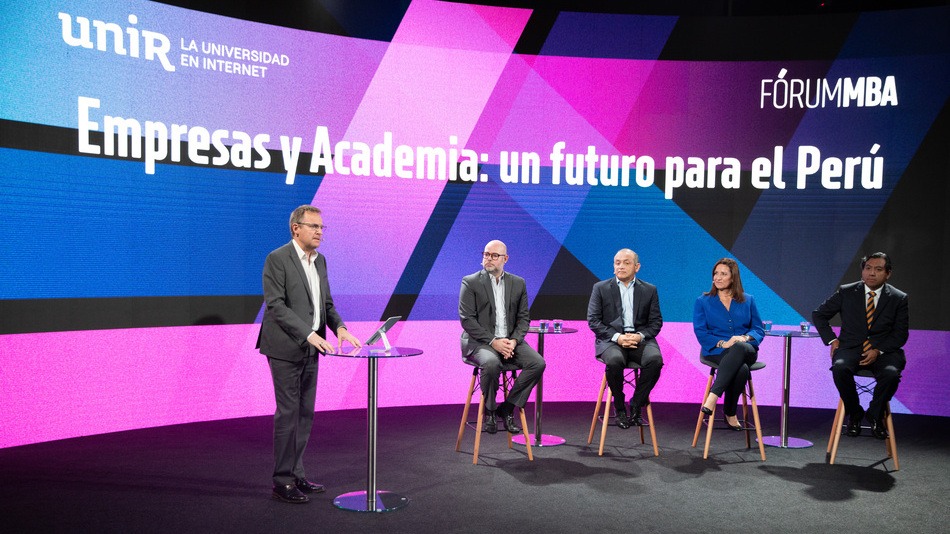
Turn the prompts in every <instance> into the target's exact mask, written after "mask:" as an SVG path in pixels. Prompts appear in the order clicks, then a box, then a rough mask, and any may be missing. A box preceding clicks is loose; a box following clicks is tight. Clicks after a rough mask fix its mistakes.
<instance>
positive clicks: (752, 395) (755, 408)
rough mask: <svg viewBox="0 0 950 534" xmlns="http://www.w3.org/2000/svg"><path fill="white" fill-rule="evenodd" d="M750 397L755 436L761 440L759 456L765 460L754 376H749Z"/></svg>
mask: <svg viewBox="0 0 950 534" xmlns="http://www.w3.org/2000/svg"><path fill="white" fill-rule="evenodd" d="M749 397H750V398H751V400H752V419H754V420H755V438H756V439H757V440H758V441H759V456H761V457H762V461H763V462H764V461H765V443H762V423H761V422H759V404H758V403H757V402H756V400H755V389H754V388H753V387H752V378H751V377H750V378H749Z"/></svg>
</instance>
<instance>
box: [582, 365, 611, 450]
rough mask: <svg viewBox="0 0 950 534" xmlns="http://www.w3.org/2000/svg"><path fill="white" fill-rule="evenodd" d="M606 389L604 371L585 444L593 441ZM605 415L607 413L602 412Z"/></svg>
mask: <svg viewBox="0 0 950 534" xmlns="http://www.w3.org/2000/svg"><path fill="white" fill-rule="evenodd" d="M605 389H607V373H604V379H603V380H601V381H600V393H598V394H597V403H596V404H594V418H593V419H591V420H590V433H589V434H588V435H587V444H588V445H590V443H591V442H592V441H594V429H596V428H597V416H598V415H600V403H601V401H603V400H604V390H605ZM604 417H607V414H606V413H605V414H604Z"/></svg>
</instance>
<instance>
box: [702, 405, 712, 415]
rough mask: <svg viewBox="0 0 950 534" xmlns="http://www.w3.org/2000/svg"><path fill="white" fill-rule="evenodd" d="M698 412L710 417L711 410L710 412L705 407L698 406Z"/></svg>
mask: <svg viewBox="0 0 950 534" xmlns="http://www.w3.org/2000/svg"><path fill="white" fill-rule="evenodd" d="M699 411H701V412H703V413H704V414H706V415H712V410H710V409H709V408H707V407H705V406H700V407H699Z"/></svg>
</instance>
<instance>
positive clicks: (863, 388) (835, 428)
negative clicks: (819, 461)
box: [827, 369, 901, 471]
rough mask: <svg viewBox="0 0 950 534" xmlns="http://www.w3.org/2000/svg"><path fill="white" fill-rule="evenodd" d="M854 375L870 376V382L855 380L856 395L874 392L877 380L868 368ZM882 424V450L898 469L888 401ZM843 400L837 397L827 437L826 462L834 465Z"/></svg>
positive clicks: (895, 442)
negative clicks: (885, 437)
mask: <svg viewBox="0 0 950 534" xmlns="http://www.w3.org/2000/svg"><path fill="white" fill-rule="evenodd" d="M854 376H856V377H857V376H860V377H864V378H871V379H872V380H871V381H870V382H866V383H863V384H862V383H860V382H855V385H856V386H857V388H858V395H859V396H860V395H862V394H866V395H873V394H874V386H875V385H876V384H877V380H873V378H874V373H872V372H871V370H870V369H858V372H857V373H855V374H854ZM884 414H885V415H884V425H885V426H886V427H887V439H885V440H884V450H885V451H886V452H887V457H888V458H891V459H893V460H894V471H900V468H901V466H900V461H899V460H898V459H897V440H896V438H894V418H893V417H891V403H890V402H888V403H887V406H885V407H884ZM844 415H845V413H844V401H843V400H841V399H840V398H839V399H838V409H837V410H836V411H835V418H834V421H833V422H832V424H831V436H830V437H829V438H828V451H827V452H828V454H829V455H830V456H829V457H828V463H829V464H832V465H834V463H835V456H837V455H838V441H839V440H840V439H841V429H842V427H844ZM861 428H862V429H866V428H870V427H868V426H862V427H861Z"/></svg>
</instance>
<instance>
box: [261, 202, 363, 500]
mask: <svg viewBox="0 0 950 534" xmlns="http://www.w3.org/2000/svg"><path fill="white" fill-rule="evenodd" d="M325 228H326V227H325V226H324V225H323V217H322V215H321V214H320V210H319V209H317V208H315V207H313V206H309V205H304V206H300V207H299V208H297V209H295V210H294V211H293V213H291V215H290V235H291V237H292V239H291V241H290V243H287V244H286V245H284V246H282V247H280V248H278V249H277V250H274V251H273V252H271V253H270V254H268V255H267V259H266V260H265V262H264V274H263V281H264V300H265V302H266V308H265V310H264V319H263V321H262V323H261V332H260V336H259V337H258V340H257V347H258V348H259V349H260V351H261V353H262V354H264V355H265V356H267V363H268V365H269V366H270V371H271V377H272V378H273V381H274V396H275V398H276V401H277V410H276V411H275V412H274V475H273V479H274V489H273V496H274V498H275V499H278V500H281V501H284V502H290V503H304V502H307V501H308V500H309V497H307V496H306V495H305V493H319V492H322V491H323V490H324V488H323V486H321V485H320V484H314V483H313V482H310V481H309V480H307V476H306V473H305V472H304V468H303V453H304V450H305V449H306V448H307V441H308V440H309V439H310V430H311V428H312V427H313V415H314V400H315V398H316V394H317V354H318V353H321V352H322V353H327V352H330V351H332V350H333V345H331V344H330V342H329V341H327V339H326V328H327V326H329V327H330V328H331V329H332V330H333V331H334V333H335V334H336V338H337V340H338V341H339V342H340V343H341V344H342V343H343V342H349V343H351V344H352V345H353V346H354V347H359V346H360V342H359V340H358V339H356V338H355V337H353V336H352V335H351V334H350V333H349V332H348V331H347V329H346V325H344V324H343V319H341V318H340V314H339V313H337V311H336V308H335V307H334V306H333V297H332V296H330V283H329V281H328V280H327V262H326V258H324V257H323V256H322V255H321V254H319V253H317V247H319V246H320V242H321V241H322V240H323V231H324V229H325Z"/></svg>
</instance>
